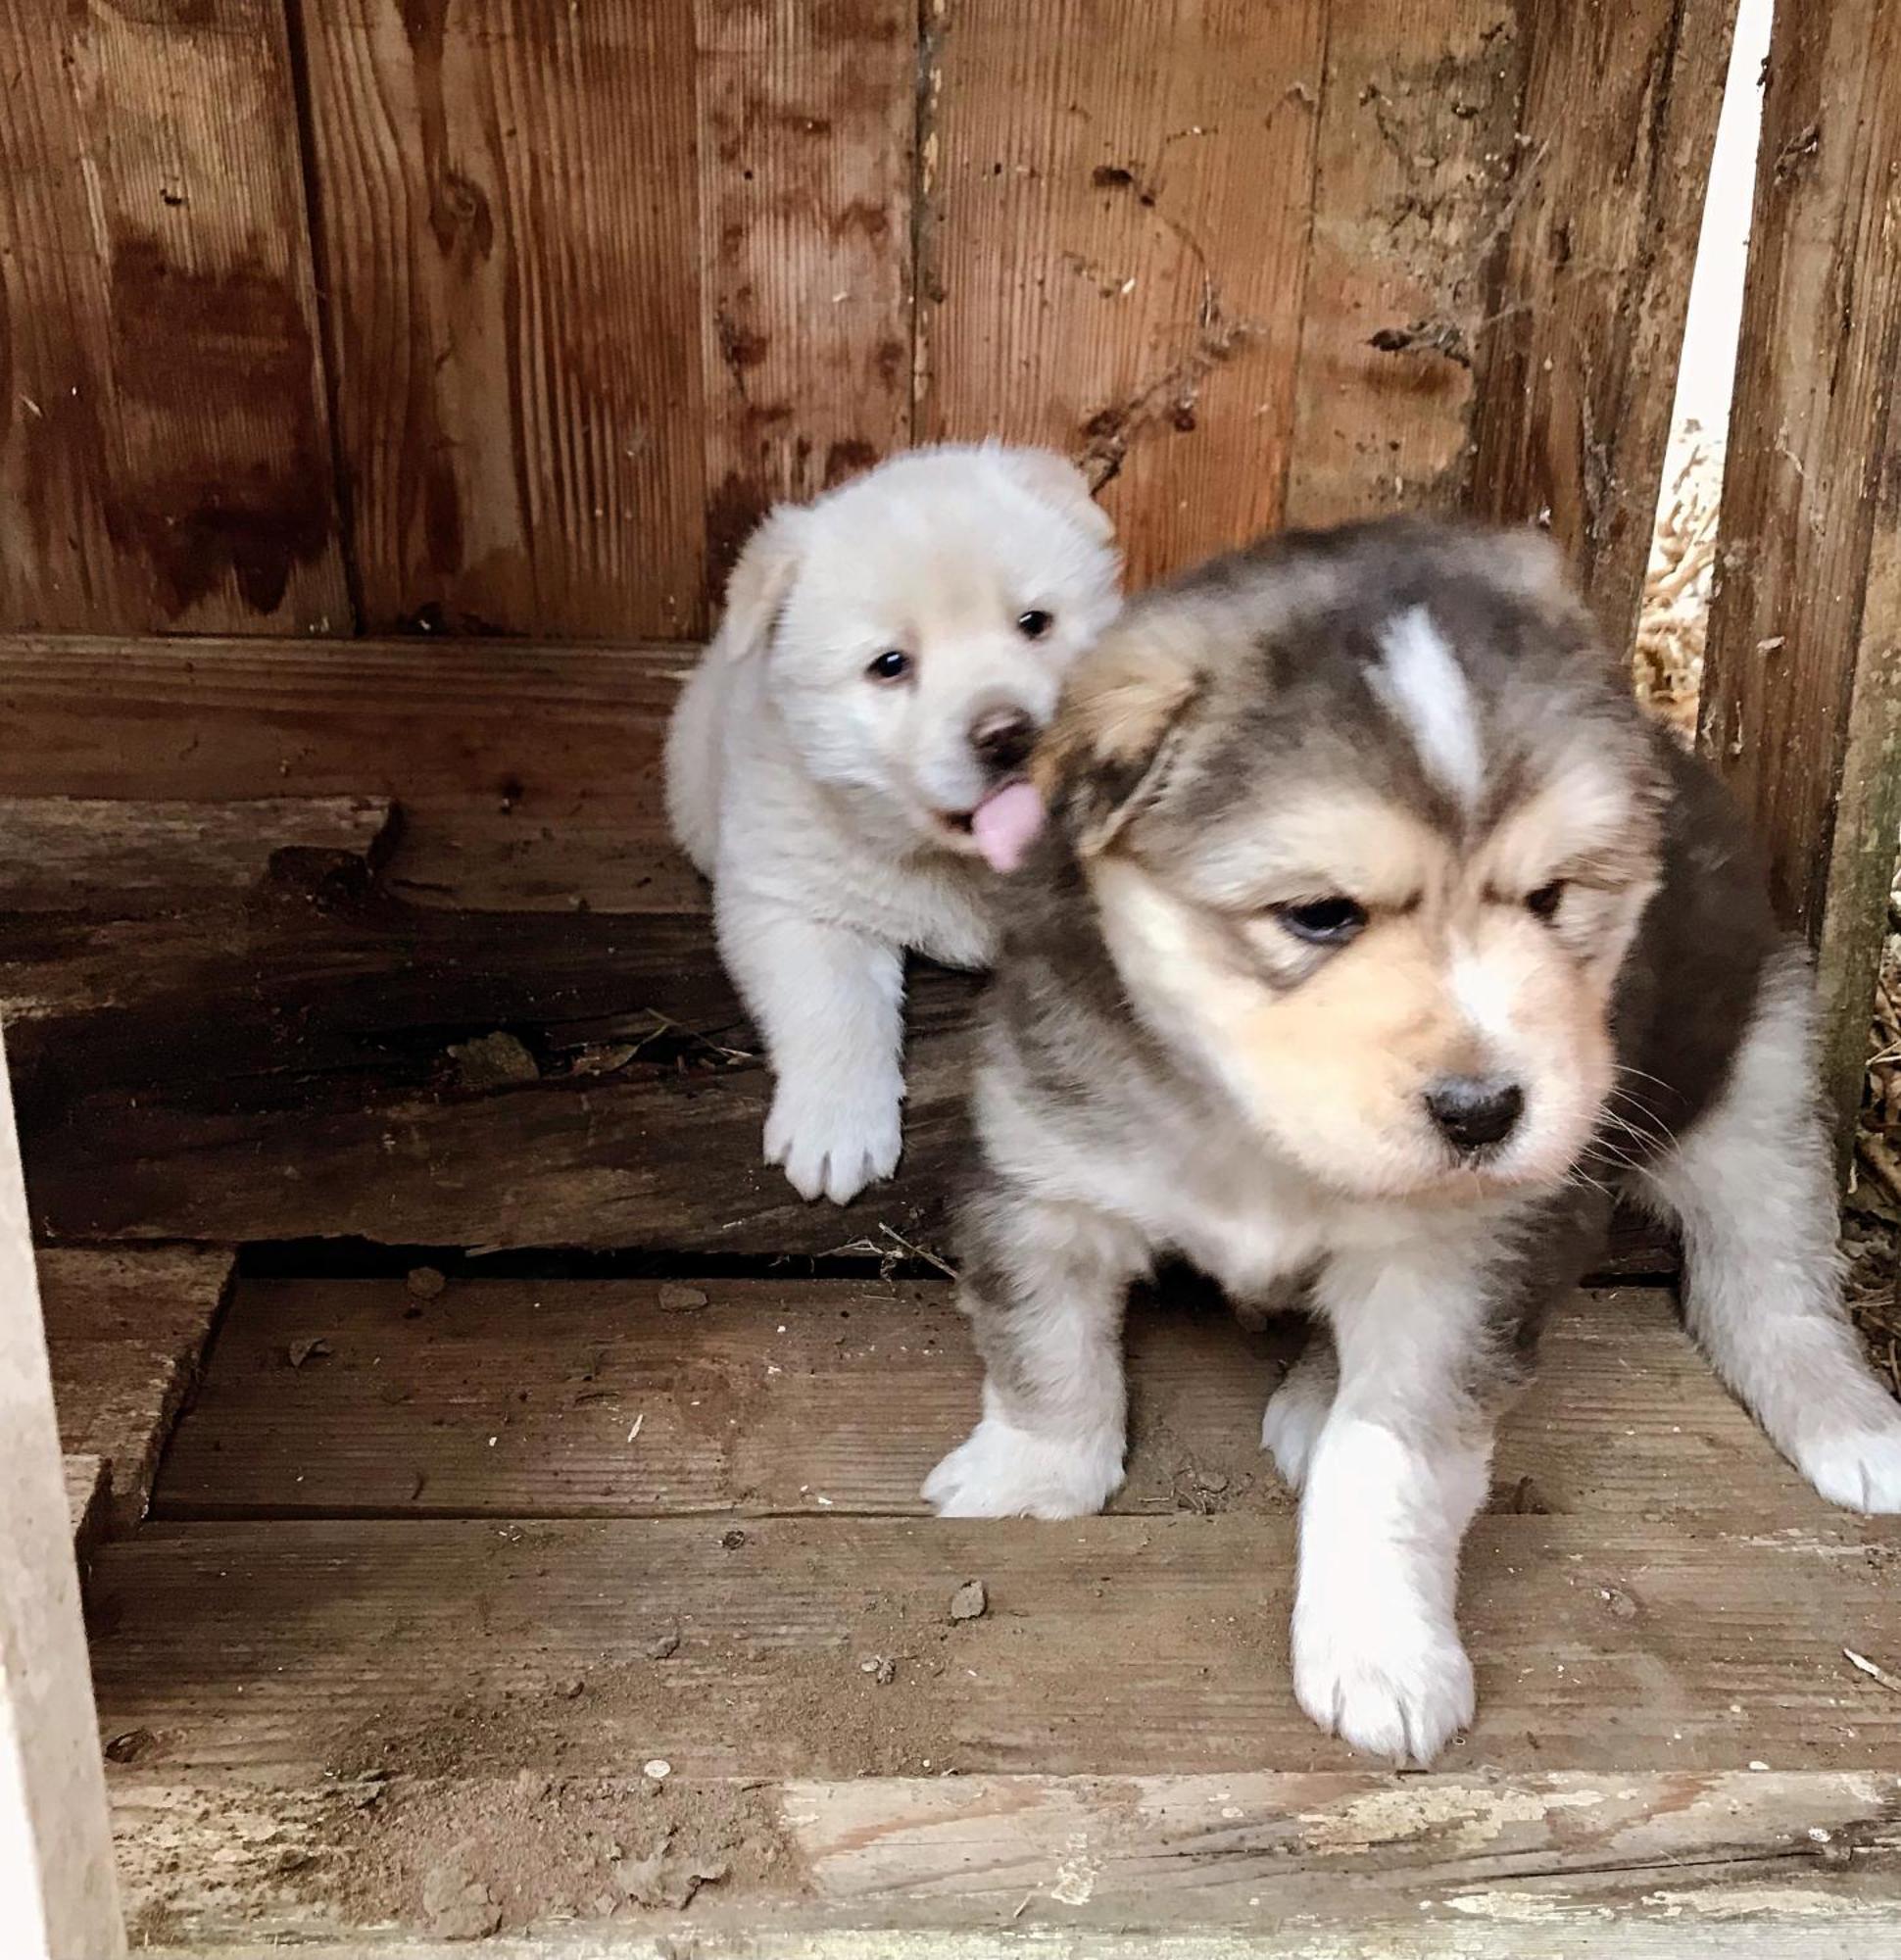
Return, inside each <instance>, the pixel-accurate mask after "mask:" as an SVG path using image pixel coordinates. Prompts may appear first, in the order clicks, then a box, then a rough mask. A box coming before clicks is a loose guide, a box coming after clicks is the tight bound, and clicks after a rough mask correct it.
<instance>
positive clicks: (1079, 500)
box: [997, 445, 1115, 544]
mask: <svg viewBox="0 0 1901 1960" xmlns="http://www.w3.org/2000/svg"><path fill="white" fill-rule="evenodd" d="M997 458H998V461H999V462H1000V463H1001V464H1002V466H1003V467H1004V468H1005V469H1007V470H1008V471H1009V473H1010V474H1011V475H1012V476H1014V477H1015V478H1016V480H1017V481H1018V482H1019V483H1020V484H1022V486H1023V487H1024V489H1026V490H1027V491H1029V493H1030V494H1031V496H1033V497H1040V498H1041V499H1042V500H1043V501H1044V502H1045V503H1046V504H1048V505H1049V506H1050V507H1051V508H1052V509H1053V510H1057V511H1060V512H1062V514H1063V515H1065V516H1066V517H1071V518H1073V519H1074V520H1075V521H1076V522H1077V523H1078V524H1080V525H1081V526H1082V528H1083V529H1084V530H1085V531H1087V532H1088V533H1089V535H1090V536H1091V537H1093V538H1096V539H1097V540H1099V541H1100V542H1101V543H1103V544H1106V543H1107V542H1108V540H1109V537H1110V534H1111V533H1112V532H1113V530H1114V528H1115V526H1114V525H1113V524H1112V523H1111V522H1110V521H1109V514H1108V513H1107V512H1106V511H1105V510H1103V508H1102V507H1101V505H1100V504H1098V503H1097V501H1096V499H1095V498H1094V497H1093V496H1091V495H1090V487H1089V478H1088V477H1087V476H1085V475H1084V474H1083V472H1082V471H1081V470H1080V469H1078V468H1077V467H1076V466H1075V465H1074V464H1073V463H1071V462H1070V460H1069V459H1068V458H1067V457H1066V456H1058V455H1057V454H1056V452H1055V451H1054V450H1053V449H1005V448H1003V447H1001V446H1000V445H999V448H998V450H997Z"/></svg>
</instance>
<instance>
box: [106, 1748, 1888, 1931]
mask: <svg viewBox="0 0 1901 1960" xmlns="http://www.w3.org/2000/svg"><path fill="white" fill-rule="evenodd" d="M495 1781H496V1782H497V1783H498V1784H502V1783H505V1782H507V1780H506V1779H496V1780H495ZM590 1782H591V1787H593V1788H597V1789H602V1788H606V1789H611V1788H614V1786H612V1785H607V1784H603V1783H602V1782H600V1781H599V1780H579V1786H578V1787H582V1788H586V1787H590ZM114 1793H115V1823H116V1827H117V1833H118V1837H119V1844H120V1862H121V1869H122V1883H123V1885H124V1888H125V1892H126V1902H127V1905H128V1906H129V1907H130V1908H131V1909H132V1910H133V1912H134V1913H144V1914H146V1915H149V1916H150V1919H149V1922H148V1923H149V1924H150V1926H151V1929H152V1930H153V1931H155V1932H159V1933H160V1935H161V1936H160V1937H159V1938H158V1939H156V1940H155V1941H153V1942H152V1943H150V1944H148V1945H146V1946H144V1947H143V1948H142V1950H145V1951H149V1952H152V1953H155V1954H168V1953H169V1954H172V1955H177V1956H183V1955H186V1954H199V1953H205V1954H210V1953H214V1952H219V1951H227V1950H229V1949H228V1946H227V1945H226V1941H227V1940H229V1939H236V1938H242V1939H243V1940H244V1941H246V1942H247V1943H251V1944H256V1943H257V1942H258V1941H260V1940H265V1939H270V1938H273V1937H277V1936H282V1937H288V1938H292V1939H294V1940H295V1941H296V1943H297V1946H298V1950H299V1952H300V1953H304V1954H307V1955H320V1956H328V1960H343V1956H345V1955H356V1954H362V1955H365V1956H369V1955H376V1956H380V1960H388V1956H389V1955H391V1954H399V1953H400V1954H413V1955H416V1956H422V1955H435V1954H437V1953H448V1952H449V1951H452V1950H456V1951H463V1950H466V1948H465V1947H455V1948H452V1947H450V1946H448V1945H446V1944H440V1943H438V1942H436V1941H434V1940H430V1939H428V1938H426V1937H423V1938H415V1937H410V1936H405V1934H404V1931H403V1929H402V1928H401V1927H400V1926H396V1925H392V1924H389V1923H383V1924H380V1925H379V1926H378V1928H377V1929H376V1931H375V1933H374V1934H373V1935H369V1936H362V1937H360V1936H354V1935H353V1934H351V1933H349V1932H344V1931H340V1930H338V1929H336V1928H335V1926H334V1924H333V1923H326V1915H325V1913H324V1909H323V1908H322V1906H321V1905H316V1906H313V1905H298V1904H287V1903H286V1893H285V1887H284V1875H285V1874H286V1873H287V1872H292V1871H295V1870H298V1869H303V1870H305V1871H308V1870H309V1867H308V1865H306V1864H304V1863H303V1861H304V1860H306V1859H309V1858H316V1859H318V1860H321V1859H322V1858H323V1857H324V1856H325V1855H326V1849H327V1843H326V1824H327V1823H328V1821H329V1820H330V1819H331V1818H333V1817H334V1816H335V1814H336V1813H337V1810H338V1808H339V1806H342V1805H345V1804H348V1802H349V1795H348V1792H339V1791H338V1790H337V1789H335V1788H334V1787H331V1788H328V1789H309V1788H303V1789H267V1788H260V1787H258V1786H256V1785H253V1784H249V1783H241V1782H237V1781H231V1782H220V1783H219V1784H217V1785H207V1784H197V1785H173V1784H168V1783H164V1782H161V1781H158V1780H155V1779H151V1780H149V1779H145V1778H137V1777H135V1776H126V1777H120V1778H116V1779H115V1792H114ZM763 1794H764V1795H765V1796H766V1797H767V1798H768V1800H769V1801H770V1802H771V1804H772V1805H773V1806H774V1807H776V1809H777V1812H778V1816H779V1821H780V1825H781V1827H782V1829H783V1831H784V1833H785V1838H786V1841H787V1845H788V1848H789V1850H790V1852H791V1868H792V1869H793V1870H795V1871H796V1872H797V1873H798V1874H799V1876H800V1879H801V1881H802V1883H803V1886H804V1896H803V1897H800V1898H791V1897H787V1896H786V1895H785V1894H783V1893H778V1894H768V1893H766V1892H763V1891H761V1892H758V1893H756V1894H741V1893H734V1894H731V1895H725V1894H722V1893H720V1892H718V1891H716V1890H711V1889H709V1890H707V1891H706V1892H704V1893H702V1895H701V1899H700V1901H698V1902H696V1905H695V1909H694V1912H693V1917H692V1920H691V1922H690V1927H691V1937H692V1948H691V1950H692V1952H693V1953H694V1954H695V1955H696V1956H698V1960H715V1956H719V1955H725V1954H733V1955H741V1954H744V1955H747V1956H756V1960H906V1957H908V1960H994V1956H995V1954H996V1952H997V1950H998V1945H999V1940H1004V1939H1007V1940H1009V1941H1010V1942H1011V1943H1012V1944H1015V1943H1017V1942H1018V1941H1020V1942H1021V1943H1022V1944H1023V1945H1025V1946H1026V1947H1031V1946H1041V1945H1046V1944H1053V1945H1054V1946H1056V1947H1058V1948H1060V1950H1062V1951H1066V1952H1071V1951H1075V1950H1077V1949H1076V1948H1074V1947H1073V1946H1071V1945H1068V1944H1066V1943H1065V1941H1067V1940H1070V1939H1073V1938H1074V1937H1075V1936H1077V1935H1078V1934H1087V1936H1088V1938H1089V1945H1088V1949H1087V1950H1088V1951H1089V1953H1090V1954H1091V1955H1092V1956H1097V1955H1100V1956H1105V1960H1138V1956H1141V1960H1146V1957H1147V1956H1149V1955H1156V1956H1168V1960H1177V1957H1178V1956H1179V1960H1191V1956H1193V1960H1226V1956H1230V1955H1233V1956H1237V1957H1239V1956H1243V1955H1246V1956H1259V1957H1260V1960H1270V1957H1271V1956H1286V1960H1294V1956H1300V1960H1315V1957H1316V1956H1318V1957H1319V1960H1335V1956H1338V1960H1348V1956H1360V1955H1363V1954H1364V1953H1366V1952H1367V1951H1369V1950H1377V1951H1379V1952H1382V1953H1387V1954H1394V1955H1419V1956H1429V1955H1448V1956H1467V1960H1493V1956H1497V1960H1522V1956H1523V1955H1524V1954H1525V1953H1526V1952H1527V1951H1528V1948H1529V1947H1531V1946H1535V1950H1536V1951H1537V1952H1538V1954H1540V1955H1541V1956H1562V1955H1569V1954H1573V1953H1594V1954H1600V1955H1602V1954H1610V1953H1613V1952H1614V1953H1616V1954H1617V1955H1619V1956H1620V1960H1622V1956H1626V1955H1636V1956H1639V1957H1640V1960H1648V1956H1653V1955H1654V1956H1657V1960H1666V1956H1667V1957H1668V1960H1680V1956H1686V1955H1697V1954H1704V1953H1707V1954H1711V1955H1719V1954H1720V1955H1723V1956H1755V1955H1762V1956H1764V1960H1768V1956H1771V1955H1775V1956H1786V1955H1788V1954H1790V1953H1791V1952H1793V1951H1796V1950H1802V1951H1813V1950H1815V1949H1814V1948H1813V1946H1811V1945H1809V1944H1807V1943H1806V1942H1808V1941H1811V1940H1813V1939H1814V1938H1815V1937H1817V1936H1819V1935H1821V1934H1822V1933H1823V1932H1824V1930H1825V1929H1837V1928H1838V1929H1841V1930H1842V1932H1843V1933H1847V1932H1848V1931H1849V1930H1850V1929H1853V1933H1854V1936H1855V1938H1856V1940H1857V1942H1858V1943H1859V1944H1860V1947H1861V1950H1864V1951H1873V1950H1876V1948H1875V1947H1873V1946H1871V1945H1869V1944H1868V1943H1867V1942H1868V1936H1870V1935H1872V1934H1875V1933H1878V1932H1879V1931H1882V1930H1893V1929H1897V1928H1901V1868H1898V1867H1897V1861H1896V1858H1895V1853H1896V1851H1897V1850H1901V1829H1898V1828H1897V1824H1896V1814H1897V1808H1898V1807H1901V1778H1897V1777H1894V1776H1889V1775H1879V1776H1877V1775H1867V1774H1843V1773H1834V1772H1788V1773H1760V1774H1751V1773H1733V1774H1719V1775H1707V1776H1697V1775H1685V1774H1678V1773H1666V1774H1655V1773H1653V1774H1648V1775H1637V1776H1622V1775H1549V1776H1537V1777H1525V1778H1518V1779H1512V1780H1503V1781H1501V1780H1498V1779H1493V1778H1486V1779H1475V1778H1471V1777H1465V1776H1459V1775H1426V1776H1414V1777H1406V1778H1395V1777H1390V1776H1384V1775H1379V1774H1374V1773H1357V1774H1356V1773H1349V1774H1340V1775H1331V1774H1330V1775H1243V1776H1234V1777H1211V1776H1194V1777H1173V1776H1163V1777H1128V1778H1101V1777H1073V1778H1071V1777H1040V1776H1020V1777H1017V1776H980V1777H957V1778H937V1779H902V1778H869V1779H857V1780H853V1781H850V1782H824V1783H807V1782H787V1783H781V1784H776V1785H768V1786H765V1787H764V1790H763ZM233 1845H246V1846H256V1847H258V1849H259V1851H260V1853H261V1855H260V1856H259V1857H258V1859H257V1860H256V1865H255V1868H253V1867H250V1866H249V1865H248V1863H247V1862H246V1861H238V1862H234V1861H233V1860H232V1857H231V1848H232V1846H233ZM267 1852H268V1855H263V1854H265V1853H267ZM319 1882H320V1880H319ZM894 1921H902V1922H903V1924H902V1925H894V1924H893V1923H892V1922H894ZM647 1924H648V1925H649V1926H652V1927H653V1928H654V1930H653V1931H651V1932H650V1931H648V1930H647V1928H646V1927H645V1926H643V1925H642V1924H640V1923H636V1922H629V1921H620V1922H617V1923H615V1924H614V1925H613V1926H612V1927H611V1928H597V1927H594V1926H588V1925H578V1924H574V1923H571V1922H568V1923H561V1924H559V1925H553V1926H550V1927H548V1928H544V1929H542V1930H541V1931H539V1932H538V1933H537V1934H536V1935H535V1936H532V1937H531V1936H510V1937H505V1938H499V1939H498V1938H491V1939H489V1940H486V1941H484V1942H483V1947H482V1950H483V1951H484V1952H485V1953H492V1954H509V1955H520V1956H524V1960H525V1956H529V1955H540V1956H548V1955H552V1954H560V1955H561V1956H568V1960H584V1956H593V1955H596V1954H600V1955H607V1954H609V1953H611V1954H613V1955H616V1956H627V1955H636V1954H637V1955H652V1956H654V1960H677V1955H678V1951H679V1949H678V1946H677V1945H676V1944H675V1943H674V1940H675V1939H676V1938H677V1935H676V1934H674V1933H672V1932H670V1931H663V1930H660V1929H661V1928H662V1927H664V1928H668V1929H671V1928H677V1927H679V1926H680V1924H681V1922H680V1921H678V1920H672V1919H669V1920H665V1921H662V1920H660V1919H659V1918H658V1915H656V1917H655V1920H653V1921H651V1922H648V1923H647ZM168 1932H169V1933H170V1936H169V1937H168V1936H166V1935H167V1933H168ZM1369 1938H1373V1939H1375V1940H1377V1942H1378V1943H1377V1945H1376V1946H1375V1947H1373V1948H1371V1949H1369V1947H1368V1944H1367V1941H1368V1939H1369ZM1791 1942H1794V1943H1793V1944H1792V1943H1791Z"/></svg>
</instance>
